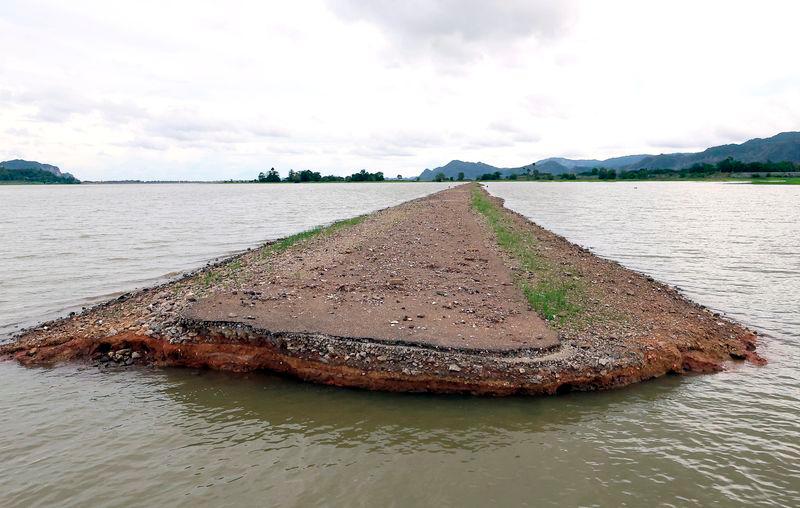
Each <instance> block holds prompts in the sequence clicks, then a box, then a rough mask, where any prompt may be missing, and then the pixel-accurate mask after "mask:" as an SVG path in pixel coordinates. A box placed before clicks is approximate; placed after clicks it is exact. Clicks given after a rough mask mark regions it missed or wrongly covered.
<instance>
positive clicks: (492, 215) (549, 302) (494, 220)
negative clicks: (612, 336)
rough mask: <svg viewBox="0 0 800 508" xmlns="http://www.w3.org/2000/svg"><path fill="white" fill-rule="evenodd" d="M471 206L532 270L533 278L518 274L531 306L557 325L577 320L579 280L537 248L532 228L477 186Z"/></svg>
mask: <svg viewBox="0 0 800 508" xmlns="http://www.w3.org/2000/svg"><path fill="white" fill-rule="evenodd" d="M472 207H473V209H474V210H476V211H477V212H478V213H480V214H481V215H483V216H484V217H485V219H486V221H487V223H488V224H489V226H490V227H491V228H492V231H493V232H494V234H495V237H496V239H497V243H498V245H499V246H500V247H501V248H502V249H503V250H505V251H506V252H507V253H508V254H509V255H511V257H513V258H514V259H515V260H516V261H517V262H518V263H519V264H520V268H522V269H523V271H525V272H527V273H531V274H533V278H532V279H533V281H531V280H530V278H529V277H526V276H524V275H519V274H518V275H516V276H515V282H516V284H517V286H518V287H519V288H520V290H522V293H523V294H524V295H525V297H526V298H527V299H528V303H529V304H530V306H531V308H532V309H533V310H535V311H536V312H537V313H539V315H541V316H542V317H543V318H545V319H547V320H548V321H551V322H552V323H553V324H555V325H556V326H563V325H567V324H570V323H571V322H573V321H575V320H576V318H578V317H579V315H580V312H581V306H580V304H579V302H580V301H581V299H582V297H583V287H582V285H581V284H580V282H579V281H576V280H575V279H573V278H572V277H571V276H567V275H564V274H563V271H562V270H559V267H558V266H556V265H555V264H553V263H552V262H551V261H550V260H548V259H546V258H544V257H543V256H541V255H540V254H539V253H538V250H537V248H536V246H537V241H536V238H534V236H533V235H532V234H531V233H530V232H529V231H521V230H519V229H517V228H515V227H514V223H513V220H512V218H511V217H510V216H509V215H508V214H506V213H505V212H504V211H503V210H502V209H501V208H500V207H498V206H497V205H496V204H495V203H494V202H492V200H491V199H490V198H489V196H488V195H487V194H486V193H485V192H484V191H482V190H481V189H480V187H478V186H475V188H473V189H472Z"/></svg>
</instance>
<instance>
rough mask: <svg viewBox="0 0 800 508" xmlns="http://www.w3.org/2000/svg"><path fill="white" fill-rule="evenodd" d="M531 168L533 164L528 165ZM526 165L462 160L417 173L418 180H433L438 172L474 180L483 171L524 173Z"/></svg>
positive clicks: (446, 175)
mask: <svg viewBox="0 0 800 508" xmlns="http://www.w3.org/2000/svg"><path fill="white" fill-rule="evenodd" d="M530 167H531V168H532V167H533V166H530ZM527 169H528V166H521V167H518V168H497V167H494V166H491V165H489V164H484V163H483V162H464V161H458V160H454V161H450V162H448V163H447V164H445V165H444V166H440V167H438V168H434V169H426V170H425V171H423V172H422V173H421V174H420V175H419V179H420V180H433V179H434V178H436V175H437V174H439V173H444V176H445V177H446V178H450V177H452V178H453V179H456V178H458V174H459V173H464V178H467V179H470V180H474V179H476V178H478V177H480V176H481V175H482V174H484V173H494V172H495V171H499V172H500V173H502V174H503V176H506V175H510V174H511V173H514V172H516V173H518V174H521V173H524V172H525V171H526V170H527Z"/></svg>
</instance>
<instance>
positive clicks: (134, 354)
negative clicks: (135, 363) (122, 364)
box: [131, 351, 142, 360]
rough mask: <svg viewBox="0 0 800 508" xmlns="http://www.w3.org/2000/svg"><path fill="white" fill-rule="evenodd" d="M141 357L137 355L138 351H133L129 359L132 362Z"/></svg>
mask: <svg viewBox="0 0 800 508" xmlns="http://www.w3.org/2000/svg"><path fill="white" fill-rule="evenodd" d="M141 357H142V355H141V354H139V352H138V351H134V352H133V353H131V358H132V359H134V360H136V359H138V358H141Z"/></svg>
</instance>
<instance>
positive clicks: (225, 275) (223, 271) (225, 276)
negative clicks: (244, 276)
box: [199, 215, 367, 288]
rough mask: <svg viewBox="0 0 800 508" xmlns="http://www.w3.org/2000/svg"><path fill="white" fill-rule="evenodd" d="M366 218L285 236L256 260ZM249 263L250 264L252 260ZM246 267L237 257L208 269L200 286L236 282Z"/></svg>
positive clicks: (244, 260)
mask: <svg viewBox="0 0 800 508" xmlns="http://www.w3.org/2000/svg"><path fill="white" fill-rule="evenodd" d="M366 218H367V216H366V215H360V216H358V217H353V218H351V219H344V220H341V221H338V222H334V223H333V224H330V225H328V226H317V227H315V228H313V229H309V230H307V231H301V232H300V233H297V234H294V235H291V236H287V237H286V238H282V239H281V240H278V241H277V242H274V243H270V244H267V245H264V246H263V247H261V248H260V249H259V251H258V253H257V256H258V259H259V260H265V259H267V258H269V257H271V256H274V255H275V254H280V253H281V252H284V251H286V250H287V249H289V248H290V247H292V246H294V245H298V244H301V243H303V242H307V241H309V240H311V239H313V238H315V237H318V236H321V235H330V234H332V233H334V232H336V231H338V230H340V229H343V228H347V227H350V226H355V225H356V224H359V223H361V222H363V221H364V219H366ZM250 262H252V260H251V261H250ZM247 265H248V261H247V258H246V257H237V258H235V259H232V260H231V261H229V262H227V263H225V264H222V265H220V266H217V267H214V268H212V269H209V270H207V271H205V272H204V273H203V274H202V275H200V278H199V281H200V285H201V286H202V287H203V288H209V287H211V286H212V285H216V284H219V283H223V282H238V280H239V276H240V274H241V270H242V268H244V267H246V266H247Z"/></svg>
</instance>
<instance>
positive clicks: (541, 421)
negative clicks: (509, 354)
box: [0, 183, 800, 506]
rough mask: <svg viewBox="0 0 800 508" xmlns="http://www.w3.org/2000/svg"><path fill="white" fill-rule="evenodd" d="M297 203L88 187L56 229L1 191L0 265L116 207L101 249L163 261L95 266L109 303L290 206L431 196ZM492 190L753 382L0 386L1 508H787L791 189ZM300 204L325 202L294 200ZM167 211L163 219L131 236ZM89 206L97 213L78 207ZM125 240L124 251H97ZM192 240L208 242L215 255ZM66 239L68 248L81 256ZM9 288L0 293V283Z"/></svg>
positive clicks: (8, 378)
mask: <svg viewBox="0 0 800 508" xmlns="http://www.w3.org/2000/svg"><path fill="white" fill-rule="evenodd" d="M413 185H414V184H411V187H413ZM262 187H263V190H262V189H261V188H262ZM295 187H297V188H300V187H301V186H277V187H274V188H277V189H280V192H279V193H278V194H281V193H284V192H298V193H297V194H295V195H294V196H293V197H292V198H291V199H290V198H285V199H284V197H283V196H279V197H275V196H274V195H273V194H272V193H273V192H274V191H271V190H267V189H269V186H230V187H228V186H207V187H206V186H196V189H197V190H196V192H199V193H203V194H202V196H197V197H195V198H192V197H191V194H193V193H194V192H195V190H194V189H192V190H189V189H190V187H189V186H186V187H185V188H184V187H172V188H171V189H168V188H167V187H163V189H165V190H163V191H162V190H161V189H162V187H159V186H150V187H147V186H145V187H127V186H120V187H94V188H89V187H87V188H86V189H83V188H80V189H79V190H72V189H70V190H65V191H63V192H65V193H68V192H79V193H81V194H80V195H81V196H88V197H85V198H84V201H83V202H84V203H87V205H86V206H85V207H83V205H82V206H81V207H77V208H72V207H70V206H66V207H62V209H59V207H57V206H55V205H53V200H55V199H57V198H55V197H53V194H54V193H58V192H62V191H61V189H63V188H52V189H51V188H21V187H20V188H14V189H11V190H10V191H6V190H4V189H3V188H0V207H5V206H7V203H8V201H6V199H7V195H8V194H7V193H9V192H12V193H13V192H19V193H20V194H23V193H28V194H27V195H26V197H22V198H20V197H19V196H17V197H16V198H15V199H17V200H18V201H17V206H15V207H14V208H13V209H12V208H10V209H9V210H13V212H11V215H10V216H11V217H17V218H20V217H24V219H20V220H19V222H18V223H17V224H16V225H12V226H9V225H8V224H7V223H3V224H2V226H0V227H2V228H3V235H2V238H3V240H4V242H5V244H4V246H3V247H2V248H3V250H2V251H0V252H2V253H3V256H4V258H3V259H5V255H6V252H7V250H6V249H8V245H9V244H8V239H9V238H14V236H13V235H27V234H28V233H27V230H28V229H31V228H34V227H38V226H37V224H38V223H40V222H41V223H42V224H44V225H46V224H48V221H52V220H54V219H53V217H51V216H53V215H55V214H56V213H60V214H63V215H67V218H66V219H64V220H61V219H58V220H59V222H58V223H59V224H61V225H62V226H63V227H64V228H66V229H67V230H69V229H70V228H81V227H84V228H86V226H85V225H86V224H91V223H92V222H93V221H94V218H95V216H96V215H104V213H102V212H103V211H107V210H108V209H109V208H119V210H118V211H117V212H114V214H115V215H114V216H115V217H116V218H117V219H116V220H118V221H120V224H119V225H115V224H114V222H113V220H109V221H107V222H104V224H106V225H107V226H105V227H104V230H105V233H106V234H111V235H116V236H112V237H111V238H120V237H121V236H124V237H131V238H132V239H131V240H130V242H129V243H126V244H125V245H127V246H129V247H130V248H131V249H132V250H133V247H135V246H137V245H145V244H144V242H146V241H147V239H148V238H160V239H161V240H160V244H159V245H160V246H159V247H158V248H157V249H148V248H147V247H144V248H143V249H142V251H141V252H139V251H136V252H137V256H136V259H137V260H138V261H137V262H136V266H138V267H139V268H136V267H134V266H132V265H131V264H130V263H129V261H127V260H118V261H107V262H108V263H109V264H111V265H112V266H113V265H114V263H116V265H117V269H116V270H108V271H106V272H104V273H103V278H104V279H105V280H104V281H102V283H103V284H106V285H107V289H104V290H103V291H100V292H106V293H113V292H114V291H118V290H121V289H124V288H127V287H128V286H130V285H131V284H136V283H145V282H146V281H150V280H153V279H154V278H157V277H159V276H160V275H164V273H167V272H169V271H173V270H180V269H182V268H186V267H189V266H190V265H191V263H193V262H194V263H202V262H203V261H205V260H207V259H208V258H209V257H213V256H216V255H221V254H224V253H228V252H231V251H235V250H240V249H242V248H244V247H246V246H248V245H252V244H254V243H255V242H257V241H259V240H261V239H266V238H271V237H273V236H277V235H283V234H288V233H291V232H294V231H297V230H300V229H304V228H306V227H308V226H309V225H311V224H310V223H306V222H302V221H300V222H297V215H298V214H302V213H304V212H302V209H300V211H298V208H297V207H295V208H293V210H295V211H296V213H287V212H286V211H285V210H284V209H283V208H286V207H288V206H296V205H291V203H292V202H293V200H294V199H305V200H306V202H309V203H316V204H315V205H313V206H312V207H313V208H326V209H327V210H328V212H327V214H328V215H326V214H325V213H319V212H318V211H317V210H308V212H306V213H315V214H317V215H315V216H314V220H316V221H317V222H319V223H321V222H330V221H331V220H334V219H336V218H340V217H343V216H345V215H347V214H348V213H350V214H354V213H360V212H362V211H366V210H362V209H353V208H354V207H355V208H358V207H359V206H362V207H364V208H367V207H369V206H374V207H376V208H377V207H382V206H386V205H388V204H390V203H394V202H397V201H400V200H402V199H406V198H408V197H413V196H414V195H421V194H424V193H426V192H430V191H431V190H432V189H433V187H418V188H412V189H411V190H409V191H404V190H401V188H400V187H395V184H391V186H390V185H386V186H377V185H376V186H369V185H364V186H360V185H352V186H349V187H348V186H341V190H340V189H337V188H334V187H330V188H329V187H328V186H315V187H313V188H312V187H309V189H308V191H307V192H299V191H296V190H295ZM384 188H385V190H384ZM106 189H107V190H106ZM151 189H152V190H151ZM184 189H186V190H184ZM489 189H490V190H491V191H492V192H493V193H495V194H497V195H499V196H502V197H505V198H506V199H507V205H508V206H510V207H512V208H514V209H516V210H518V211H519V212H521V213H524V214H525V215H527V216H529V217H531V218H532V219H534V220H535V221H537V222H538V223H540V224H542V225H544V226H546V227H548V228H550V229H552V230H554V231H556V232H558V233H560V234H562V235H565V236H566V237H567V238H569V239H571V240H573V241H575V242H576V243H579V244H582V245H586V246H589V247H591V248H592V249H593V250H594V251H595V252H596V253H597V254H599V255H602V256H606V257H610V258H614V259H617V260H619V261H620V262H622V263H623V264H625V265H627V266H629V267H632V268H635V269H638V270H640V271H644V272H647V273H649V274H652V275H653V276H655V277H657V278H659V279H661V280H664V281H667V282H671V283H674V284H678V285H679V286H681V287H682V288H683V289H684V291H685V292H686V293H687V294H688V295H689V296H691V297H692V298H694V299H696V300H698V301H700V302H702V303H704V304H706V305H709V306H711V307H713V308H715V309H718V310H720V311H724V312H725V313H727V314H728V315H730V316H732V317H735V318H737V319H739V320H741V321H743V322H744V323H746V324H748V325H750V326H753V327H755V328H757V329H758V330H759V331H761V332H762V333H764V334H765V336H764V337H763V343H764V348H763V350H764V353H765V354H766V356H767V357H768V358H769V360H770V364H769V365H767V366H765V367H752V366H747V365H738V366H735V367H733V368H732V369H730V370H729V371H726V372H724V373H721V374H717V375H710V376H692V377H668V378H664V379H661V380H656V381H653V382H648V383H643V384H640V385H637V386H633V387H629V388H626V389H623V390H617V391H613V392H605V393H590V394H568V395H565V396H559V397H551V398H508V399H481V398H473V397H441V396H422V395H403V394H382V393H370V392H362V391H356V390H342V389H335V388H328V387H321V386H315V385H310V384H303V383H299V382H294V381H291V380H286V379H282V378H278V377H274V376H271V375H268V374H250V375H247V376H241V375H231V374H223V373H214V372H194V371H189V370H172V369H167V370H156V371H153V370H147V369H142V370H128V371H123V372H98V371H97V370H94V369H91V368H89V369H81V368H79V367H75V366H63V367H58V368H54V369H25V368H22V367H19V366H17V365H15V364H12V363H3V364H0V406H2V407H1V408H0V409H1V410H0V464H2V465H1V466H0V506H53V505H59V506H94V505H99V506H189V505H228V506H232V505H235V506H263V505H270V506H331V505H334V506H409V505H412V506H413V505H439V504H441V505H453V506H459V505H463V506H487V505H490V504H501V505H522V506H575V505H585V506H591V505H596V506H622V505H627V506H653V505H673V506H754V505H757V506H798V505H800V310H799V309H798V305H797V299H798V296H800V278H799V277H798V273H800V215H799V214H800V187H777V186H776V187H768V186H739V185H724V184H715V183H652V184H650V183H647V184H644V183H614V184H599V183H598V184H581V183H508V184H506V183H492V184H490V185H489ZM37 191H42V192H43V194H41V195H39V196H44V197H43V198H41V199H39V198H37V197H36V196H37V195H36V192H37ZM315 192H318V193H329V194H328V196H327V197H325V198H323V197H321V196H320V195H319V194H318V195H317V196H316V197H310V196H308V195H307V193H315ZM401 192H408V194H403V195H401V194H400V193H401ZM84 193H85V194H84ZM92 193H94V194H92ZM105 193H109V194H113V196H106V195H104V194H105ZM182 193H183V197H181V196H176V195H173V194H178V195H180V194H182ZM254 193H255V194H256V195H257V194H258V193H264V194H262V195H261V197H258V195H257V196H256V197H254V196H253V194H254ZM377 193H383V194H381V195H380V196H376V194H377ZM415 193H416V194H415ZM187 194H188V195H189V196H187ZM59 199H60V201H59V202H60V203H62V204H63V203H68V202H69V200H68V199H64V198H59ZM262 199H263V201H262ZM231 200H233V201H235V203H230V202H228V201H231ZM381 200H383V201H382V202H381ZM163 201H166V202H168V203H171V204H170V205H169V206H168V208H169V209H170V210H171V212H170V214H171V215H167V214H163V213H161V212H160V213H161V215H159V216H158V217H159V218H158V219H156V218H149V215H150V213H151V211H152V210H153V209H160V207H162V206H166V205H163ZM264 201H267V203H265V202H264ZM95 202H102V203H106V205H104V206H102V207H100V206H98V207H97V208H92V205H93V204H94V205H96V203H95ZM129 202H136V203H138V205H137V206H127V205H126V203H129ZM269 202H272V203H274V204H272V205H270V204H269ZM354 202H355V203H354ZM365 203H372V204H371V205H367V204H365ZM339 207H342V208H339ZM76 209H80V210H84V211H83V212H76V211H75V210H76ZM65 210H66V211H65ZM70 210H72V211H70ZM86 210H88V212H86ZM94 210H98V212H97V213H95V212H94ZM211 210H213V212H211ZM198 214H199V215H200V217H197V215H198ZM254 215H255V216H256V217H257V218H255V219H253V218H252V216H254ZM3 217H4V220H6V221H7V220H8V217H9V214H8V213H6V212H5V211H4V213H3ZM168 217H171V218H169V219H168ZM165 220H166V221H167V222H166V223H163V221H165ZM292 221H294V222H292ZM209 222H211V223H212V224H209ZM268 222H276V223H283V224H274V225H268V224H267V223H268ZM312 222H313V221H312ZM235 224H244V226H241V225H238V226H237V225H235ZM123 226H125V227H127V230H125V231H126V232H125V233H124V234H123V235H120V234H118V233H115V232H113V230H114V229H118V228H121V227H123ZM261 227H263V228H275V229H274V230H266V229H260V228H261ZM95 228H96V227H95ZM208 228H213V229H214V230H215V231H225V232H224V233H220V234H223V235H225V236H224V238H223V237H220V236H218V235H210V234H208V233H207V232H205V231H207V230H208ZM280 228H283V229H280ZM109 229H110V230H112V231H111V232H110V233H109V232H108V230H109ZM253 229H257V230H258V231H252V230H253ZM42 230H46V228H45V227H42ZM9 231H10V232H11V233H12V234H13V235H12V236H11V237H9V234H10V233H9ZM101 231H103V230H101ZM165 231H166V232H165ZM273 231H281V232H280V233H273ZM59 234H61V233H59ZM242 235H248V236H246V238H242ZM73 237H74V238H75V240H74V242H75V243H74V244H77V245H81V238H80V234H77V233H76V234H75V235H73ZM48 238H49V237H48ZM106 238H108V237H106ZM48 242H50V240H47V239H45V240H43V241H42V242H41V243H39V244H38V246H37V244H36V243H35V241H34V242H33V243H31V244H29V245H31V246H32V247H33V248H34V249H35V250H36V254H37V257H36V258H33V259H36V261H28V262H27V263H28V264H31V265H32V266H29V267H26V268H25V269H26V270H29V271H30V273H31V274H32V275H31V277H32V278H31V279H29V282H28V284H29V285H31V286H35V285H36V284H40V283H48V282H47V277H46V274H47V272H48V271H51V268H50V267H51V266H61V263H62V261H61V260H59V258H61V257H63V256H64V251H63V250H62V249H59V248H58V247H59V244H58V243H48ZM105 244H106V242H105V240H102V239H97V240H94V241H93V243H87V244H86V247H85V248H82V249H78V250H77V252H74V251H73V252H72V253H71V254H70V255H71V256H74V257H76V258H77V261H75V265H74V266H76V267H79V268H80V267H82V268H86V269H91V265H92V263H93V261H92V260H96V259H98V258H97V257H95V256H97V253H96V251H97V250H98V248H102V247H104V246H105ZM201 244H202V245H201ZM71 245H73V244H71ZM12 249H17V247H12ZM161 252H172V253H177V254H174V255H178V256H180V259H181V261H176V262H174V264H173V265H169V262H170V260H169V257H170V256H171V255H173V254H163V257H162V258H161V259H160V260H150V261H148V259H147V254H148V253H151V254H153V253H161ZM190 252H191V254H190ZM122 257H125V256H122ZM81 259H83V260H84V262H83V263H81V262H80V260H81ZM3 263H7V261H3ZM18 264H25V263H23V262H19V263H18ZM18 264H14V265H10V266H11V270H12V272H13V271H14V270H17V269H19V267H18ZM167 265H169V266H167ZM154 266H155V267H162V266H165V267H166V269H164V270H162V272H160V273H158V272H156V271H154V270H157V269H154V268H153V267H154ZM3 268H4V269H3V271H2V272H0V273H1V274H2V279H0V280H2V286H0V287H2V288H3V289H2V291H3V293H5V291H6V287H7V280H8V279H7V277H8V273H9V271H8V270H9V265H8V264H6V265H4V267H3ZM137 270H139V271H140V272H141V275H137V273H139V272H137ZM54 273H56V274H58V273H62V271H59V270H55V271H54ZM74 273H75V277H76V278H80V274H81V273H83V272H81V271H80V270H78V269H76V271H75V272H74ZM14 276H15V277H20V276H19V275H17V274H16V273H15V274H14ZM19 280H23V282H24V280H25V279H19ZM50 284H52V285H50V286H46V287H47V289H46V290H41V289H40V290H39V293H38V300H37V302H38V303H42V304H46V303H47V302H46V300H47V299H48V298H49V297H51V296H52V297H55V296H57V295H59V294H65V293H68V292H69V287H70V285H72V284H74V282H72V281H69V280H67V281H65V282H64V283H63V284H65V286H62V287H60V288H59V287H57V285H56V284H53V283H50ZM98 284H99V283H98ZM33 292H34V294H36V288H35V287H34V288H33ZM3 297H4V298H3V300H4V301H5V300H6V299H7V297H6V295H5V294H3ZM81 298H87V297H86V296H81ZM2 308H3V309H6V307H2ZM45 309H47V310H46V311H47V312H53V310H51V309H52V308H47V307H45V308H43V310H45ZM4 312H5V311H4ZM0 315H3V316H4V317H5V315H4V314H0Z"/></svg>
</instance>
